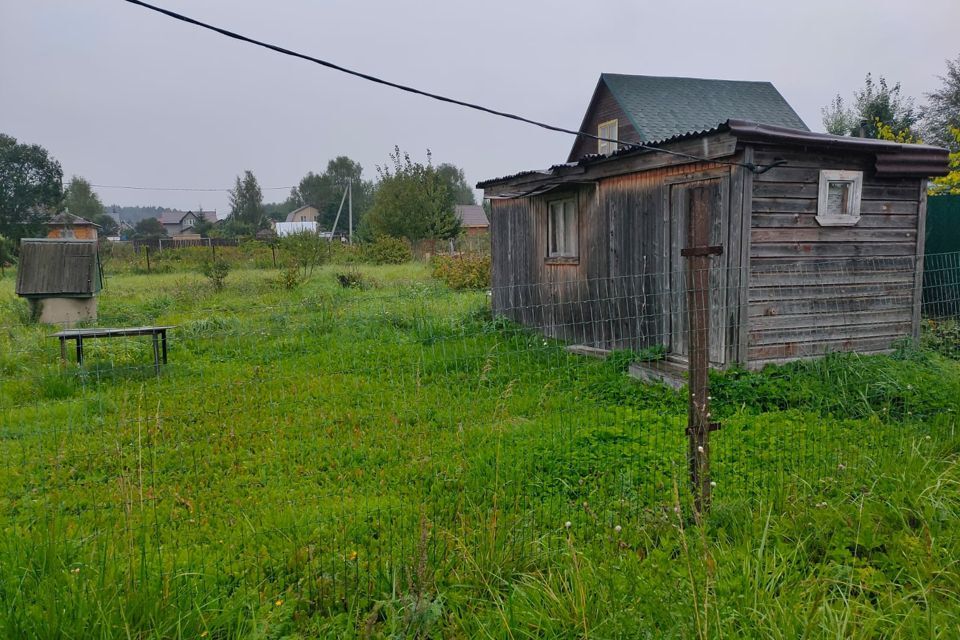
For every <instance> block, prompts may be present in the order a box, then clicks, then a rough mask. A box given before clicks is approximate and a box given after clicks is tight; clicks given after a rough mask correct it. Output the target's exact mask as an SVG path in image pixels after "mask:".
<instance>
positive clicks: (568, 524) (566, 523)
mask: <svg viewBox="0 0 960 640" xmlns="http://www.w3.org/2000/svg"><path fill="white" fill-rule="evenodd" d="M563 526H564V527H566V528H567V529H569V528H570V527H572V526H573V523H572V522H570V521H569V520H567V521H566V522H564V523H563Z"/></svg>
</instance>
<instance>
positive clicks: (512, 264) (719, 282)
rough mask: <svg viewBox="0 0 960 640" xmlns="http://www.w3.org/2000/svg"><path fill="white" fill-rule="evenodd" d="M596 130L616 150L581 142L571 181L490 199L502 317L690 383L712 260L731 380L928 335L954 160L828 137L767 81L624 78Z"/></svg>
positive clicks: (713, 349) (517, 183)
mask: <svg viewBox="0 0 960 640" xmlns="http://www.w3.org/2000/svg"><path fill="white" fill-rule="evenodd" d="M743 118H749V119H750V120H745V119H743ZM581 131H585V132H589V133H591V134H595V135H597V136H598V137H601V138H609V139H610V140H614V142H608V141H605V140H601V141H598V140H596V139H590V138H586V137H585V136H580V137H579V138H578V139H577V140H576V141H575V143H574V145H573V148H572V149H571V151H570V155H569V158H570V160H569V161H568V162H567V163H565V164H558V165H555V166H553V167H550V168H549V169H545V170H537V171H523V172H520V173H515V174H513V175H510V176H507V177H503V178H496V179H493V180H487V181H485V182H482V183H480V184H478V185H477V186H478V187H479V188H481V189H484V195H485V197H486V198H489V199H490V200H491V215H490V223H491V226H490V233H491V252H492V262H493V267H492V285H493V292H492V304H493V310H494V312H495V313H498V314H503V315H505V316H508V317H510V318H512V319H514V320H515V321H517V322H520V323H523V324H527V325H530V326H533V327H537V328H540V329H541V330H542V331H543V332H544V333H546V334H548V335H551V336H554V337H556V338H560V339H564V340H568V341H571V342H573V341H576V342H578V343H581V344H584V345H588V346H591V347H595V348H603V349H633V350H637V351H639V350H641V349H644V348H647V347H653V346H659V347H662V348H663V349H664V352H665V354H666V360H667V362H669V363H672V364H674V365H677V366H678V367H680V366H682V365H683V364H684V363H686V362H687V358H688V349H689V345H688V326H687V317H688V315H687V311H686V309H687V304H688V299H687V292H686V288H687V280H686V277H687V263H688V261H687V259H686V257H685V256H687V255H697V254H691V253H690V252H691V251H694V250H696V251H707V250H709V251H711V252H713V254H716V255H715V257H713V258H711V269H710V276H709V277H710V291H711V297H710V300H711V302H710V313H711V316H710V318H711V320H710V325H711V332H710V336H711V337H710V361H711V363H712V364H713V365H714V366H716V367H730V366H748V367H751V368H756V367H761V366H763V365H764V364H766V363H778V362H785V361H788V360H794V359H797V358H806V357H815V356H820V355H823V354H826V353H829V352H832V351H857V352H861V353H870V352H882V351H886V350H889V349H890V348H891V347H892V345H893V344H895V343H896V341H897V340H899V339H901V338H904V337H909V336H917V335H918V334H919V329H920V292H921V286H920V285H921V282H922V277H923V255H924V228H925V219H926V203H927V198H926V183H927V177H928V176H936V175H944V174H945V173H946V172H947V151H946V150H945V149H940V148H936V147H931V146H926V145H916V144H901V143H897V142H888V141H883V140H872V139H863V138H849V137H839V136H832V135H827V134H822V133H812V132H810V131H809V130H808V129H807V127H806V126H805V125H804V124H803V122H802V121H801V120H800V119H799V118H798V117H797V116H796V113H795V112H794V111H793V109H791V108H790V106H789V105H788V104H787V103H786V101H785V100H784V99H783V97H782V96H781V95H780V94H779V93H778V92H777V91H776V89H774V88H773V86H772V85H770V84H769V83H766V82H729V81H724V80H699V79H688V78H650V77H647V76H615V75H610V74H604V75H603V76H601V78H600V81H599V83H598V85H597V89H596V91H595V92H594V95H593V98H592V99H591V101H590V105H589V107H588V109H587V113H586V115H585V117H584V119H583V125H582V129H581ZM617 140H619V141H627V142H630V141H632V142H636V143H642V144H643V145H644V147H630V146H624V147H623V148H618V145H617V144H616V141H617ZM694 203H696V204H697V205H698V207H699V208H697V210H696V212H697V213H698V214H699V213H704V212H705V215H706V216H707V229H708V230H709V232H708V235H709V242H708V243H707V244H708V245H709V246H708V247H703V246H696V247H695V246H694V243H693V241H692V239H691V232H690V228H689V227H690V222H689V221H690V217H691V215H692V214H691V210H692V209H693V208H694Z"/></svg>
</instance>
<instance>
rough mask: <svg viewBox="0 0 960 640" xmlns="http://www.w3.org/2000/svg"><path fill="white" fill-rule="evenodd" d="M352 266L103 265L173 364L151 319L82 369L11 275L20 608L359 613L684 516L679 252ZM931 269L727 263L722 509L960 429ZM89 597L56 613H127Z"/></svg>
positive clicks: (125, 311) (840, 491)
mask: <svg viewBox="0 0 960 640" xmlns="http://www.w3.org/2000/svg"><path fill="white" fill-rule="evenodd" d="M405 269H406V270H405ZM356 273H357V274H359V275H358V277H356V278H354V279H351V280H350V282H351V283H352V285H353V286H350V287H342V286H340V284H338V280H337V279H336V278H335V277H334V273H333V271H332V270H330V269H328V270H325V271H320V272H318V273H317V275H315V276H314V277H313V279H312V280H311V281H310V282H308V283H306V284H304V285H301V286H300V287H299V288H296V289H291V290H288V289H286V288H285V287H283V286H282V283H281V282H280V281H279V280H277V277H276V274H275V272H271V271H269V270H259V269H249V270H246V271H236V272H234V273H232V274H231V275H230V276H229V278H228V284H227V288H226V290H225V291H224V292H222V293H215V292H213V291H211V290H210V289H209V287H208V286H207V285H206V284H205V283H204V282H203V280H202V278H200V277H199V276H196V275H192V274H189V273H183V272H177V271H173V272H171V273H168V274H149V275H142V274H141V275H127V276H122V277H116V278H112V279H108V287H107V289H106V290H105V291H104V292H103V295H102V296H101V299H100V311H99V319H98V323H97V324H98V325H100V326H134V325H147V324H170V325H175V329H172V330H171V332H170V338H169V340H170V345H169V348H170V361H169V363H168V364H167V365H165V366H164V367H162V370H161V372H160V375H156V374H155V372H154V369H153V364H152V355H151V351H150V349H151V347H150V344H149V340H148V339H141V338H122V339H109V340H107V339H101V340H92V341H87V342H86V343H85V350H86V353H85V362H84V364H83V366H78V365H77V364H76V362H74V361H73V359H72V358H68V362H65V363H62V362H60V361H59V349H58V347H57V344H56V341H55V340H53V339H51V338H50V337H49V334H50V333H51V329H50V328H49V327H44V326H37V325H35V324H31V323H30V322H29V317H28V315H29V314H28V312H27V311H26V309H25V305H24V304H23V303H22V301H19V300H17V299H16V298H14V296H13V295H12V286H11V285H10V281H9V279H8V280H5V281H0V286H2V288H3V290H2V304H3V307H2V310H0V313H2V315H0V325H2V329H0V391H2V393H0V415H2V420H0V520H2V521H3V522H4V525H3V527H2V533H0V537H2V539H3V540H2V549H3V551H0V568H2V569H3V572H4V574H5V575H6V576H7V578H8V579H6V580H5V582H8V583H9V582H10V579H9V577H10V576H14V575H19V576H21V578H20V586H19V587H17V589H13V588H12V587H10V586H9V584H8V586H7V587H6V591H3V593H4V594H5V595H4V597H2V598H0V601H2V604H0V607H3V609H4V610H3V611H0V617H5V618H6V625H7V626H6V629H8V630H13V631H17V632H22V633H24V634H26V635H30V634H31V633H32V632H33V631H37V632H38V633H39V631H38V630H40V629H47V630H49V627H43V624H48V623H49V619H50V618H48V617H47V618H45V617H44V616H41V615H39V614H38V613H37V612H36V611H35V610H33V609H31V607H29V606H27V604H26V603H27V602H30V601H32V602H34V603H35V606H39V607H43V606H44V603H46V604H47V605H48V606H49V605H50V604H51V603H52V601H53V600H57V601H58V602H62V606H61V609H62V610H63V611H65V612H74V613H75V612H76V611H82V610H85V609H83V607H82V605H81V604H79V603H81V602H82V601H91V600H92V601H96V602H99V603H109V602H114V603H116V602H123V603H125V605H123V606H129V604H130V602H131V601H133V600H141V601H142V602H143V603H144V604H142V607H141V609H139V610H141V611H142V612H143V615H144V620H141V621H140V622H139V623H138V624H141V625H142V627H144V628H147V627H149V626H150V625H151V622H150V620H151V618H150V615H156V616H157V619H159V618H161V617H162V615H161V614H160V613H157V612H156V611H154V612H153V613H152V614H151V611H152V609H151V607H166V608H170V609H180V610H182V612H184V613H183V615H184V616H190V615H193V612H196V611H198V610H200V611H202V612H204V613H202V614H201V615H200V616H199V618H200V619H202V620H204V621H205V622H204V624H209V622H210V619H211V618H213V619H215V618H216V615H217V614H216V612H217V611H219V610H220V609H219V608H218V607H220V604H216V605H211V604H210V603H211V602H217V603H221V604H222V603H223V602H224V601H233V602H243V603H256V606H266V607H271V606H276V607H280V606H282V603H283V602H284V601H285V600H288V599H291V598H294V599H296V600H297V601H298V602H299V603H301V605H300V609H299V610H300V611H301V612H302V615H306V616H321V617H333V616H337V615H353V616H355V617H356V618H357V619H358V620H360V623H358V624H361V626H362V623H363V621H364V620H366V619H367V617H368V616H369V615H370V613H369V612H370V611H373V610H374V608H375V607H376V606H377V605H376V603H377V602H382V601H383V600H385V599H389V598H397V597H401V596H399V595H398V594H403V596H402V597H409V598H413V599H414V600H415V601H417V602H419V601H420V599H424V601H426V602H430V603H432V602H434V601H435V600H434V598H435V596H436V594H439V593H443V592H447V591H450V590H454V591H462V592H464V593H467V594H468V597H469V598H473V599H475V600H477V601H484V600H489V599H490V598H493V597H494V595H493V594H492V593H491V589H492V587H491V586H490V585H489V584H487V583H485V580H486V579H485V578H483V576H484V575H486V576H489V575H496V576H498V577H497V580H498V581H501V582H502V583H510V582H511V581H515V580H521V579H522V578H521V577H522V576H523V575H529V574H531V573H535V572H537V571H541V570H546V568H547V567H549V566H551V562H552V561H553V559H554V558H556V557H557V556H564V555H565V554H568V553H569V549H570V544H571V543H570V541H571V540H572V539H576V540H577V541H578V544H579V545H580V548H581V549H582V552H583V553H585V554H592V555H593V556H594V557H599V558H602V557H606V556H610V557H615V556H618V555H622V554H631V553H637V552H638V551H637V550H638V549H640V548H641V547H643V545H644V540H647V539H648V538H649V536H651V535H654V534H652V533H651V532H655V531H657V530H658V529H659V528H662V527H664V526H668V525H669V523H671V522H673V521H674V520H675V518H676V513H677V511H678V510H679V511H681V512H683V513H689V501H690V489H689V486H688V480H687V475H686V474H687V458H686V456H687V450H686V447H687V440H686V436H685V433H684V428H685V427H686V424H687V416H686V411H687V401H686V398H685V396H684V395H683V393H682V392H681V391H678V390H677V389H676V388H674V387H681V386H682V385H683V383H684V380H685V370H684V360H685V356H686V353H685V352H684V349H685V348H686V344H687V342H686V340H687V338H686V331H687V329H688V327H687V320H686V314H687V313H689V309H687V302H686V290H685V284H684V283H685V282H686V280H685V274H684V273H682V272H680V273H654V274H639V275H636V276H631V277H627V278H613V279H589V280H580V281H574V280H563V279H559V278H558V280H557V281H556V282H549V283H537V284H532V285H523V286H514V287H503V288H495V289H493V290H492V291H482V290H480V291H451V290H450V289H448V288H446V287H445V286H443V285H442V284H439V283H437V282H435V281H433V280H430V279H429V278H426V277H423V273H422V270H419V271H418V270H416V269H412V268H411V269H408V268H406V267H396V268H384V269H379V270H378V269H373V268H363V269H361V270H358V271H356ZM917 273H918V266H917V265H916V264H914V262H913V261H912V260H906V259H893V258H867V259H857V260H844V261H837V262H816V263H802V264H798V263H792V264H790V263H782V264H780V263H777V264H765V265H763V266H762V267H759V268H756V269H753V270H751V271H750V272H749V273H734V272H730V273H722V272H715V271H712V272H711V275H710V278H711V292H710V312H711V316H710V317H711V323H712V324H711V327H710V336H711V361H712V362H713V363H714V365H715V368H716V372H715V373H714V374H713V376H712V380H711V395H712V406H713V412H714V417H715V419H717V420H718V421H719V422H720V423H721V425H722V426H721V429H720V430H719V431H717V432H715V433H714V434H712V436H711V438H712V440H711V442H712V444H711V448H712V452H711V458H712V459H711V474H712V475H711V480H712V481H713V482H714V484H715V487H714V489H713V502H714V510H715V512H718V513H719V514H721V515H720V516H718V517H723V515H722V514H734V515H735V514H737V513H739V512H743V511H747V512H749V511H750V510H753V509H756V508H758V505H767V506H766V507H765V508H770V507H769V505H771V504H780V505H782V504H786V503H790V502H792V501H802V502H807V503H811V504H821V503H823V504H826V503H828V502H829V501H831V500H838V499H841V496H843V495H846V494H847V493H848V492H849V491H851V487H856V488H857V489H856V490H860V487H868V486H869V484H870V482H871V478H873V477H875V476H876V474H877V473H878V472H879V471H878V470H880V469H882V468H884V467H885V466H887V465H889V464H890V463H891V461H895V460H896V459H897V458H898V456H901V455H903V452H904V451H907V450H909V449H910V448H911V447H914V446H918V445H917V443H920V445H919V446H923V443H926V442H939V441H944V440H946V439H948V438H951V437H953V436H954V435H955V431H956V428H957V417H956V416H957V413H956V412H957V411H958V410H960V394H958V393H957V392H958V384H960V383H958V381H957V380H956V379H953V380H944V379H943V371H944V368H943V367H944V365H943V362H945V361H948V360H949V359H950V358H953V359H956V358H957V357H958V356H960V353H958V352H960V346H958V345H957V343H956V337H957V335H958V333H957V329H956V327H957V320H958V318H960V313H958V309H960V254H944V255H940V256H928V257H927V258H926V264H925V269H924V270H923V277H922V280H918V279H917ZM108 275H109V274H108ZM918 287H919V288H918ZM918 302H919V303H920V309H921V310H922V318H921V323H920V324H921V325H922V327H920V333H919V335H915V331H916V330H917V329H918V326H917V323H916V321H915V311H916V309H917V307H916V304H917V303H918ZM742 310H746V314H745V315H743V316H742V317H741V315H742V313H743V311H742ZM68 353H70V351H68ZM869 354H879V355H872V356H871V355H869ZM813 356H817V357H813ZM771 364H773V365H779V366H776V367H774V368H769V367H768V368H766V369H763V367H764V366H768V365H771ZM761 369H763V370H761ZM664 382H665V383H664ZM863 490H866V489H863ZM730 517H734V516H730ZM479 567H483V568H484V570H485V572H486V573H484V572H480V571H479V570H478V568H479ZM501 588H502V584H501V585H499V586H497V587H496V589H494V590H495V591H496V590H499V589H501ZM638 593H639V592H638ZM14 594H17V595H16V596H15V595H14ZM36 603H39V604H36ZM151 603H152V604H151ZM101 606H104V607H106V608H107V609H110V608H111V605H103V604H101ZM118 606H119V605H118ZM123 606H119V608H120V609H122V608H123ZM250 606H254V604H250ZM418 606H419V605H418ZM224 609H225V607H224ZM207 611H210V612H211V613H209V614H206V612H207ZM76 615H77V617H76V618H74V619H71V618H70V617H69V615H68V614H64V615H63V616H62V617H61V618H59V619H58V621H57V624H60V625H61V628H62V629H66V628H69V627H70V626H71V625H77V626H75V627H74V628H75V629H79V630H80V631H79V635H81V636H82V635H84V634H86V633H91V632H92V631H94V630H96V629H100V630H102V629H105V628H109V626H110V624H111V623H110V620H109V619H108V618H109V615H108V614H101V615H103V616H106V618H102V619H100V620H97V616H95V615H91V616H90V617H89V618H83V617H82V616H81V615H79V614H76ZM205 615H206V616H207V617H204V616H205ZM374 617H375V616H374ZM54 618H56V616H54ZM41 620H43V621H45V622H41ZM126 623H127V624H129V621H126ZM190 624H194V625H200V623H199V622H196V621H193V622H191V623H190ZM97 625H101V626H99V627H98V626H97ZM194 628H196V629H197V630H198V631H199V630H200V629H202V628H203V627H202V625H200V626H196V627H194Z"/></svg>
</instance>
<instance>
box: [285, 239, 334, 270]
mask: <svg viewBox="0 0 960 640" xmlns="http://www.w3.org/2000/svg"><path fill="white" fill-rule="evenodd" d="M280 250H281V251H283V252H284V253H285V254H286V255H287V263H288V265H290V266H288V268H291V267H292V268H295V269H297V270H299V272H300V275H299V278H300V280H306V279H307V278H309V277H310V276H311V275H313V270H314V269H315V268H317V267H318V266H319V265H321V264H323V262H324V261H325V260H326V258H327V254H328V253H329V251H330V241H329V240H325V239H323V238H321V237H320V236H318V235H317V234H315V233H311V232H309V231H302V232H300V233H292V234H290V235H288V236H285V237H283V238H281V239H280Z"/></svg>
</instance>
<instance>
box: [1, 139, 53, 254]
mask: <svg viewBox="0 0 960 640" xmlns="http://www.w3.org/2000/svg"><path fill="white" fill-rule="evenodd" d="M62 199H63V170H62V169H61V168H60V163H59V162H57V161H56V160H54V159H53V158H51V157H50V155H49V154H48V153H47V150H46V149H44V148H43V147H41V146H40V145H36V144H33V145H28V144H20V143H18V142H17V140H16V138H13V137H11V136H8V135H5V134H2V133H0V235H3V236H6V237H7V238H10V239H11V240H13V241H14V242H18V241H19V240H20V238H25V237H30V236H36V235H40V232H41V230H42V229H43V223H44V221H45V220H46V219H47V217H48V215H49V213H51V212H54V211H55V210H56V209H57V207H59V206H60V202H61V200H62Z"/></svg>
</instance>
